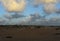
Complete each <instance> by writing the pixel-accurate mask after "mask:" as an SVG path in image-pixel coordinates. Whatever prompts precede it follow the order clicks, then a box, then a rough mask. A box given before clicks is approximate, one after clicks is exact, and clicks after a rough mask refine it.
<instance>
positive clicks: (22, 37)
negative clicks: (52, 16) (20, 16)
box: [0, 26, 60, 41]
mask: <svg viewBox="0 0 60 41" xmlns="http://www.w3.org/2000/svg"><path fill="white" fill-rule="evenodd" d="M34 27H35V26H34ZM34 27H33V26H28V27H24V26H23V27H22V26H19V27H18V26H0V41H60V28H59V27H37V26H36V27H37V28H36V27H35V28H34Z"/></svg>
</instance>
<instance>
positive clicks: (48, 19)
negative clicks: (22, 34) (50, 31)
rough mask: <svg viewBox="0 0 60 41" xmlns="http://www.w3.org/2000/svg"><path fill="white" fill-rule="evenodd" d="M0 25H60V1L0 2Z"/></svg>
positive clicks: (4, 0) (26, 0) (0, 0)
mask: <svg viewBox="0 0 60 41" xmlns="http://www.w3.org/2000/svg"><path fill="white" fill-rule="evenodd" d="M0 25H60V0H0Z"/></svg>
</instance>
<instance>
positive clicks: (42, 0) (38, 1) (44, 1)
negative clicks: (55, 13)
mask: <svg viewBox="0 0 60 41" xmlns="http://www.w3.org/2000/svg"><path fill="white" fill-rule="evenodd" d="M57 2H58V0H34V2H33V4H34V5H39V4H50V3H52V4H56V3H57Z"/></svg>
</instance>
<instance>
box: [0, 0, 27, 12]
mask: <svg viewBox="0 0 60 41" xmlns="http://www.w3.org/2000/svg"><path fill="white" fill-rule="evenodd" d="M1 2H2V3H3V5H4V7H5V8H6V10H7V11H9V12H19V11H20V12H21V11H23V10H24V8H25V6H26V1H25V0H21V1H20V2H19V3H17V2H16V0H2V1H1Z"/></svg>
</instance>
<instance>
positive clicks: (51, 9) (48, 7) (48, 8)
mask: <svg viewBox="0 0 60 41" xmlns="http://www.w3.org/2000/svg"><path fill="white" fill-rule="evenodd" d="M56 9H57V8H56V6H55V4H45V5H44V11H45V12H46V13H47V14H51V13H54V12H56Z"/></svg>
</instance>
